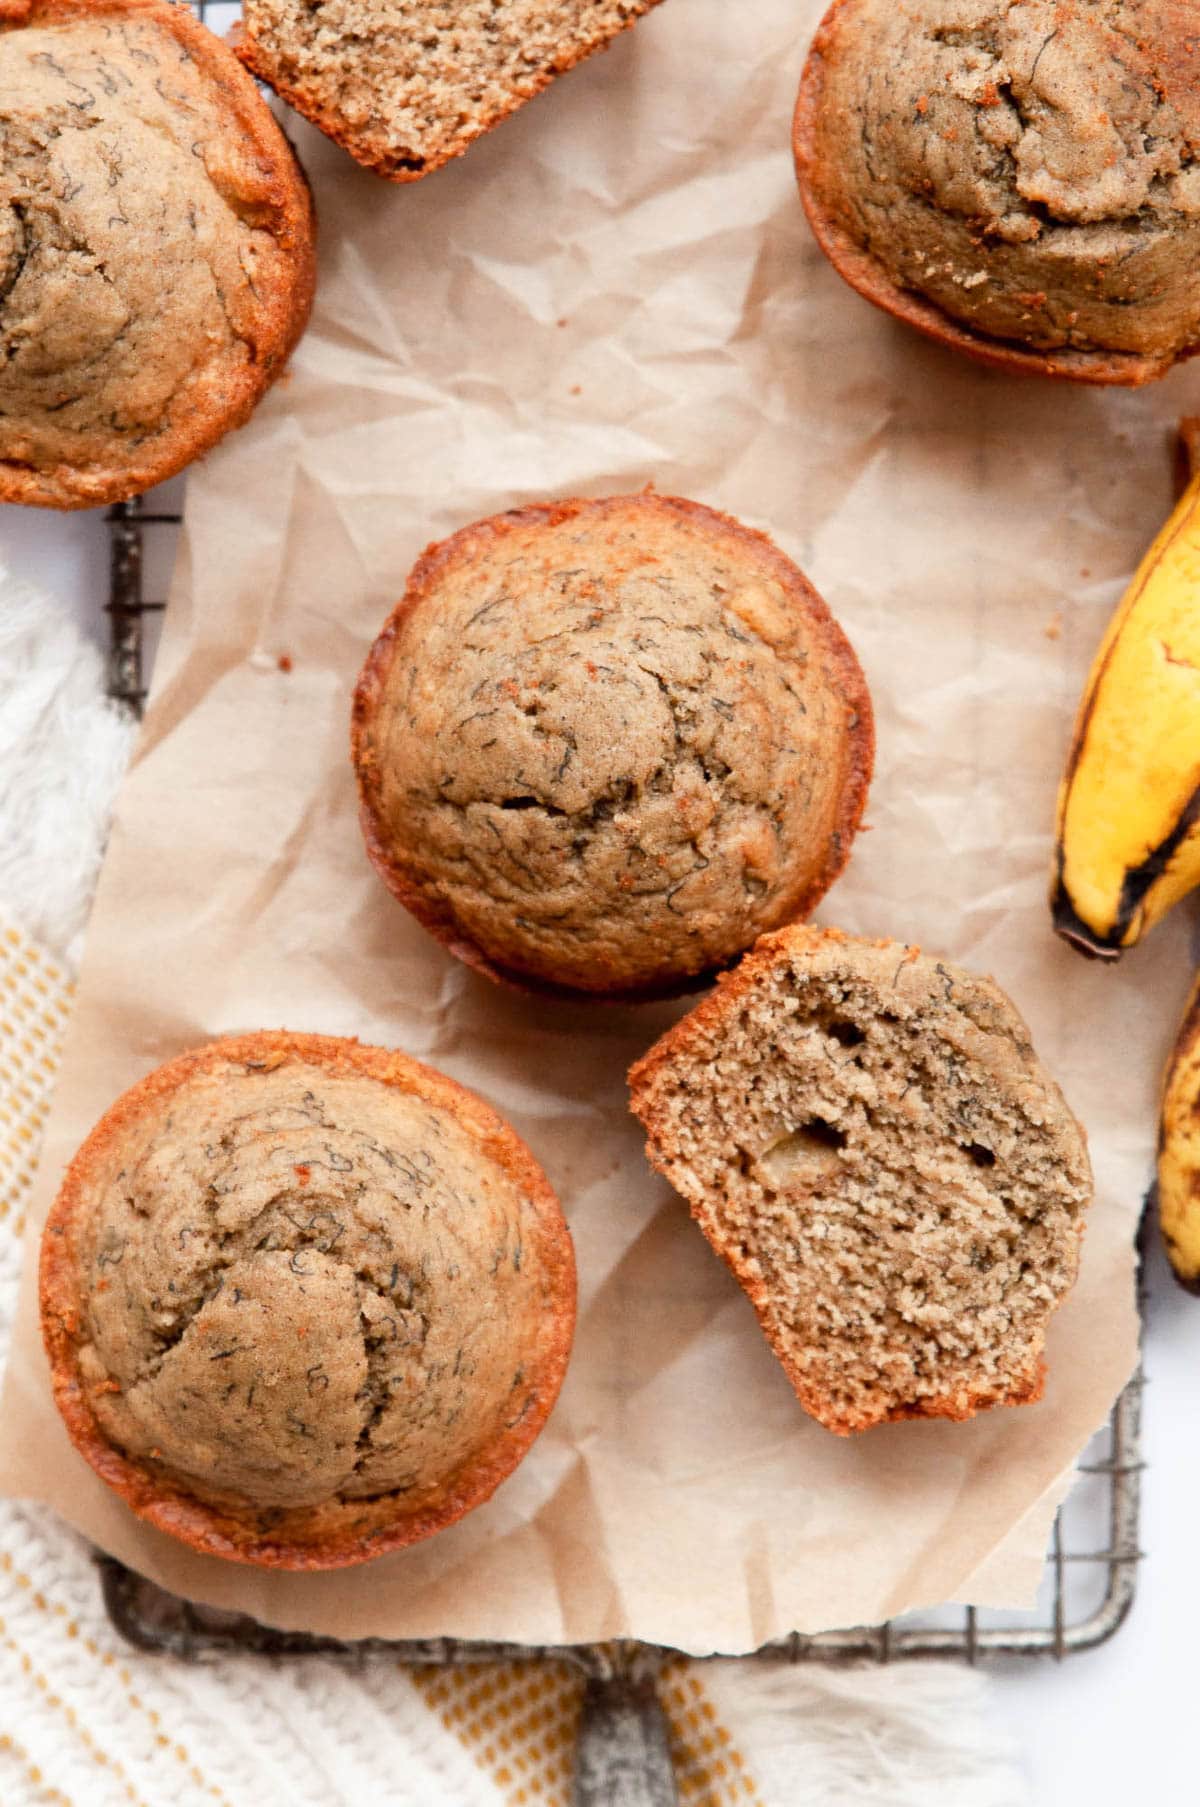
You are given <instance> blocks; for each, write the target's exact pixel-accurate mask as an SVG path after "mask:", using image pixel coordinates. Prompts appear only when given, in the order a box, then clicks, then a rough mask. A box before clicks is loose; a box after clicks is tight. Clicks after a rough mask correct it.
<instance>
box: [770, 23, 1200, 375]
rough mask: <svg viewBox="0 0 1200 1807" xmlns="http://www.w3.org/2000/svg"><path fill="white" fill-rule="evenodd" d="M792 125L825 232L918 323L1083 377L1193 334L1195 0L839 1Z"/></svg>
mask: <svg viewBox="0 0 1200 1807" xmlns="http://www.w3.org/2000/svg"><path fill="white" fill-rule="evenodd" d="M794 138H795V153H796V166H797V170H798V172H799V177H800V189H801V194H802V196H803V200H804V205H805V208H806V210H807V213H808V217H809V220H810V222H811V224H812V227H813V230H814V232H815V234H816V237H817V240H818V242H819V244H820V245H821V248H822V249H823V250H824V251H825V253H826V255H827V256H828V257H829V258H830V260H831V261H832V263H833V264H834V265H835V267H836V268H837V269H838V270H839V271H840V273H841V274H842V276H844V277H845V278H846V280H847V281H848V282H849V283H850V284H851V285H852V286H853V287H854V288H856V289H857V290H858V291H859V292H860V294H863V295H865V296H866V297H867V299H868V300H870V301H874V302H876V303H877V304H878V305H879V306H880V307H883V308H886V309H887V310H888V312H889V313H892V314H895V315H896V316H897V317H898V318H899V319H902V320H906V321H908V322H909V324H910V325H913V326H916V327H918V328H919V329H920V330H921V331H922V332H925V333H927V334H928V335H929V336H930V337H931V338H934V339H939V340H941V341H942V342H943V343H945V344H948V345H953V346H957V347H958V348H959V349H960V350H963V351H967V352H970V353H972V354H974V355H975V356H976V357H980V358H983V359H984V360H985V361H987V362H988V363H992V364H998V365H1002V366H1006V367H1010V368H1014V369H1024V370H1030V371H1036V372H1040V373H1042V374H1045V375H1048V376H1060V377H1070V378H1073V379H1075V380H1077V381H1080V382H1090V383H1143V382H1147V381H1149V380H1151V379H1153V378H1155V377H1160V376H1163V375H1164V374H1165V373H1166V372H1167V371H1168V370H1169V369H1170V368H1171V366H1172V364H1173V363H1174V362H1175V361H1176V360H1178V359H1180V358H1185V357H1190V356H1191V355H1193V354H1194V353H1195V352H1196V351H1197V350H1198V349H1200V282H1198V281H1197V271H1198V270H1200V30H1197V16H1196V9H1195V6H1194V4H1193V0H1076V3H1075V4H1071V5H1064V4H1062V0H904V3H903V4H901V5H898V4H896V3H895V0H835V4H834V5H833V6H832V7H831V8H830V10H829V12H828V13H827V14H826V15H825V19H824V22H823V23H822V25H821V28H820V30H819V31H818V33H817V36H816V39H815V41H814V44H813V47H812V52H811V54H810V56H809V59H808V62H807V65H806V67H805V71H804V76H803V80H802V82H801V87H800V97H799V103H798V106H797V110H796V119H795V132H794Z"/></svg>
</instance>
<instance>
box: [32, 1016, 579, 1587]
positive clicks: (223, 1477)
mask: <svg viewBox="0 0 1200 1807" xmlns="http://www.w3.org/2000/svg"><path fill="white" fill-rule="evenodd" d="M41 1297H42V1324H43V1331H44V1334H45V1339H46V1345H47V1349H48V1352H49V1356H50V1362H51V1368H52V1371H53V1379H54V1391H55V1398H56V1401H57V1403H58V1406H59V1408H60V1410H61V1411H62V1413H63V1416H64V1418H65V1420H66V1423H67V1427H68V1429H69V1431H70V1433H71V1436H72V1438H73V1439H74V1441H75V1443H76V1444H77V1446H78V1447H79V1448H80V1449H81V1451H82V1453H83V1454H84V1455H85V1456H86V1457H87V1459H88V1461H89V1462H91V1464H92V1466H93V1467H94V1468H95V1469H96V1470H97V1471H98V1472H99V1473H100V1475H101V1476H102V1477H103V1478H104V1479H105V1480H106V1481H108V1482H109V1484H110V1485H112V1486H114V1487H115V1488H116V1489H117V1490H118V1491H119V1492H120V1493H122V1494H123V1495H124V1497H125V1498H126V1499H127V1500H128V1502H129V1504H130V1505H131V1506H132V1507H133V1509H134V1510H135V1511H136V1512H138V1513H140V1514H141V1515H142V1516H143V1517H146V1518H148V1519H150V1520H151V1521H152V1522H153V1523H154V1524H155V1525H157V1526H158V1527H159V1528H160V1529H162V1530H165V1531H169V1532H172V1533H173V1534H174V1535H175V1536H177V1537H181V1538H183V1539H184V1541H186V1542H188V1543H191V1544H192V1545H194V1546H195V1547H196V1548H198V1549H202V1550H205V1551H208V1552H210V1553H212V1554H215V1555H220V1556H226V1557H232V1558H234V1559H235V1560H239V1561H243V1562H255V1563H259V1564H263V1565H267V1566H273V1567H280V1568H329V1567H337V1566H341V1565H344V1564H347V1563H350V1562H361V1561H364V1560H366V1559H367V1558H368V1557H370V1556H374V1555H378V1554H381V1553H382V1552H383V1551H385V1550H389V1549H396V1548H399V1547H400V1546H402V1545H405V1544H409V1543H413V1542H415V1541H416V1540H417V1539H418V1538H421V1537H426V1536H429V1535H430V1534H431V1533H432V1532H434V1531H437V1530H439V1529H441V1528H442V1527H443V1526H444V1525H448V1524H450V1523H452V1522H453V1521H454V1520H455V1519H457V1518H460V1517H461V1516H462V1514H463V1513H464V1512H466V1511H468V1510H469V1509H470V1508H471V1507H473V1506H475V1505H478V1504H479V1503H480V1502H481V1501H483V1500H485V1499H486V1498H487V1497H488V1496H489V1495H490V1494H491V1492H492V1491H493V1489H494V1488H495V1487H496V1486H497V1485H498V1484H499V1482H500V1481H502V1480H503V1479H504V1478H505V1476H506V1475H507V1474H508V1473H509V1472H510V1471H511V1470H512V1469H513V1468H514V1467H515V1466H516V1464H517V1463H518V1462H519V1461H520V1459H521V1457H522V1456H523V1455H524V1453H525V1451H526V1450H527V1449H528V1447H529V1445H530V1444H531V1443H532V1441H533V1439H534V1438H535V1437H536V1435H537V1433H538V1431H539V1430H540V1429H541V1427H542V1424H543V1423H544V1421H545V1419H546V1417H547V1415H548V1413H549V1411H550V1408H551V1406H552V1405H553V1403H554V1400H555V1397H556V1395H557V1393H558V1389H559V1386H560V1384H561V1382H562V1377H563V1373H564V1371H565V1368H566V1362H567V1356H568V1353H569V1350H570V1344H571V1336H572V1332H573V1328H574V1317H575V1270H574V1260H573V1255H572V1251H571V1241H570V1235H569V1232H568V1230H567V1227H566V1224H565V1222H564V1220H563V1217H562V1213H561V1211H560V1210H559V1206H558V1202H557V1200H556V1199H555V1197H554V1194H553V1192H552V1191H551V1190H550V1187H549V1184H548V1183H547V1181H546V1179H545V1176H544V1175H543V1173H542V1172H541V1169H540V1168H539V1167H538V1166H537V1164H536V1162H535V1161H534V1160H533V1157H532V1156H531V1155H530V1153H529V1151H528V1150H527V1149H526V1148H525V1146H524V1144H523V1143H522V1142H520V1141H519V1139H518V1138H517V1136H516V1135H515V1134H514V1133H513V1131H512V1130H511V1129H510V1128H508V1126H507V1125H506V1124H505V1123H503V1122H502V1121H501V1119H500V1118H499V1117H497V1116H496V1115H495V1113H494V1112H493V1111H491V1110H490V1109H489V1108H488V1107H487V1106H486V1105H485V1104H483V1103H482V1102H481V1101H480V1100H479V1099H478V1098H476V1097H474V1096H473V1095H472V1094H471V1093H469V1092H466V1091H464V1090H463V1089H462V1088H461V1087H460V1086H457V1085H455V1084H454V1083H453V1081H451V1080H449V1079H446V1078H444V1077H443V1076H442V1075H440V1074H438V1073H435V1072H433V1071H432V1070H431V1069H430V1068H428V1067H423V1066H420V1065H419V1064H418V1063H417V1062H415V1061H411V1060H408V1059H406V1058H405V1057H404V1056H403V1055H399V1054H392V1053H388V1052H386V1051H385V1050H383V1049H379V1048H365V1047H360V1046H359V1045H358V1043H356V1042H352V1041H342V1040H339V1039H336V1038H333V1037H327V1036H298V1035H287V1034H282V1033H280V1034H268V1033H261V1034H257V1035H249V1036H242V1037H237V1038H230V1039H227V1040H224V1041H218V1042H213V1043H211V1044H210V1045H209V1046H208V1047H206V1048H203V1049H200V1050H199V1051H197V1052H196V1053H193V1054H187V1055H183V1056H181V1057H180V1058H179V1059H177V1060H174V1061H171V1062H169V1063H168V1064H167V1065H166V1066H164V1067H160V1068H159V1069H158V1070H157V1071H156V1072H154V1073H151V1074H150V1075H149V1076H148V1077H147V1078H146V1079H144V1080H142V1082H141V1083H140V1084H139V1085H136V1086H134V1087H133V1089H132V1090H131V1091H129V1092H127V1093H126V1094H125V1095H124V1097H122V1098H121V1099H119V1100H118V1101H117V1103H116V1104H115V1105H113V1107H112V1109H111V1110H110V1111H109V1112H108V1113H107V1114H106V1116H105V1117H104V1118H103V1119H102V1120H101V1122H100V1123H99V1124H98V1125H97V1127H96V1129H95V1130H94V1131H93V1132H92V1134H91V1136H90V1137H89V1138H88V1140H87V1142H85V1143H84V1145H83V1147H82V1149H81V1150H80V1152H79V1154H78V1155H77V1156H76V1158H75V1161H74V1163H73V1164H72V1166H71V1168H70V1170H69V1172H68V1174H67V1177H66V1181H65V1183H64V1185H63V1189H62V1191H61V1193H60V1195H59V1198H58V1200H57V1203H56V1204H55V1206H54V1209H53V1211H52V1212H51V1215H50V1218H49V1221H48V1223H47V1225H46V1229H45V1232H44V1236H43V1242H42V1269H41Z"/></svg>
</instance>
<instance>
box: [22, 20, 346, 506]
mask: <svg viewBox="0 0 1200 1807" xmlns="http://www.w3.org/2000/svg"><path fill="white" fill-rule="evenodd" d="M314 270H315V265H314V251H313V216H312V206H311V202H310V199H309V194H308V188H307V186H306V184H305V181H304V177H303V175H302V173H301V171H300V168H299V166H298V165H297V163H296V160H295V158H294V157H293V155H292V152H291V150H290V148H289V146H288V144H287V141H286V139H285V138H284V137H283V134H282V133H281V131H280V130H279V127H278V126H277V125H276V124H275V121H274V120H273V119H272V117H271V114H270V112H269V111H268V109H267V106H266V104H265V102H264V101H263V100H262V98H261V97H260V95H259V94H258V92H257V90H256V88H255V86H254V83H253V82H252V81H251V80H250V78H249V76H248V75H247V74H246V72H245V70H243V69H242V68H241V67H240V65H239V64H238V62H237V59H236V58H235V57H234V55H233V53H232V52H231V51H230V50H229V49H228V48H227V46H226V45H224V44H222V43H221V42H220V41H219V39H217V38H215V37H214V36H213V35H212V33H211V32H209V31H206V30H205V29H204V27H203V26H201V25H200V24H198V23H197V21H196V19H195V18H194V17H193V16H192V14H191V13H190V12H189V11H188V9H187V8H186V7H184V6H172V5H168V4H167V3H166V0H5V3H4V4H3V5H2V6H0V501H6V502H25V503H35V504H38V505H40V506H42V507H47V508H90V507H92V506H93V505H95V504H97V503H103V502H115V501H121V500H124V499H125V498H127V497H130V496H134V495H137V494H139V493H140V492H141V491H143V490H146V489H148V488H150V487H151V486H152V485H153V484H155V483H160V482H162V481H163V479H164V478H167V477H170V476H173V475H174V473H175V472H176V471H178V470H181V469H182V468H183V466H184V465H185V464H187V463H189V462H190V460H191V459H193V458H195V457H197V456H198V455H199V454H200V453H201V452H205V451H207V450H208V449H209V447H210V446H213V445H215V444H216V442H217V440H218V439H220V438H221V436H222V435H223V434H224V433H226V432H228V431H229V429H230V428H231V427H236V426H240V425H241V423H242V422H243V421H244V420H246V419H247V417H248V416H249V414H250V412H251V410H252V409H253V407H254V405H255V403H256V402H257V401H258V399H259V397H260V396H261V395H262V394H263V392H264V390H265V389H266V388H267V387H268V385H269V384H270V383H271V382H272V381H273V380H274V379H275V377H277V376H278V375H279V372H280V370H281V369H282V368H283V365H284V363H285V361H286V359H287V357H288V354H289V353H290V352H291V350H292V347H293V346H294V344H295V343H296V340H297V339H298V338H299V336H300V333H301V332H302V330H303V328H304V324H305V321H306V320H307V318H308V312H309V307H310V305H311V302H312V292H313V280H314Z"/></svg>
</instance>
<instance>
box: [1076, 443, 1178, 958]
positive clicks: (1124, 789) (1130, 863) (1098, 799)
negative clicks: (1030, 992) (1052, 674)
mask: <svg viewBox="0 0 1200 1807" xmlns="http://www.w3.org/2000/svg"><path fill="white" fill-rule="evenodd" d="M1193 426H1194V423H1192V422H1186V423H1185V425H1184V439H1185V444H1186V446H1187V449H1188V452H1189V454H1190V455H1191V460H1192V472H1193V474H1192V478H1191V481H1190V483H1189V484H1188V486H1187V488H1186V489H1185V491H1184V493H1183V496H1182V497H1181V499H1180V502H1179V505H1178V507H1177V508H1176V509H1175V512H1174V514H1173V515H1172V516H1171V518H1170V520H1169V521H1168V522H1167V524H1166V526H1165V527H1164V528H1163V530H1162V532H1161V533H1160V534H1159V536H1158V538H1157V539H1156V540H1155V542H1154V544H1153V546H1151V548H1150V550H1149V552H1148V553H1147V554H1146V557H1145V558H1144V559H1143V561H1142V564H1141V567H1140V569H1139V570H1138V573H1137V575H1136V577H1135V578H1134V580H1133V582H1132V584H1131V585H1130V587H1129V589H1128V590H1127V592H1126V594H1125V597H1124V599H1123V601H1122V602H1121V604H1120V607H1119V608H1118V609H1117V612H1116V614H1115V615H1114V616H1113V618H1112V620H1111V622H1110V623H1109V626H1108V631H1107V633H1106V634H1105V636H1104V639H1103V640H1102V641H1101V644H1100V650H1099V651H1098V652H1097V654H1096V657H1095V660H1094V662H1093V665H1092V669H1091V671H1090V673H1089V675H1088V681H1087V687H1086V689H1085V690H1084V693H1083V700H1082V702H1081V703H1080V706H1079V714H1078V716H1077V718H1076V721H1075V732H1074V736H1073V738H1072V742H1071V751H1070V755H1069V757H1068V760H1067V769H1066V772H1065V774H1064V777H1063V781H1062V784H1061V786H1060V788H1059V795H1058V837H1057V852H1056V859H1055V874H1054V885H1053V891H1052V896H1051V908H1052V910H1053V915H1054V926H1055V928H1056V929H1057V930H1058V932H1059V934H1060V935H1062V936H1064V937H1065V939H1066V940H1068V941H1070V942H1072V943H1073V944H1074V946H1076V947H1077V948H1079V949H1081V951H1082V952H1083V953H1085V954H1096V955H1099V956H1100V957H1101V958H1102V959H1106V960H1116V959H1118V958H1119V957H1120V955H1121V952H1122V950H1123V949H1124V948H1127V947H1132V946H1133V944H1134V943H1135V942H1136V941H1140V940H1141V938H1142V936H1143V935H1144V934H1145V932H1146V930H1147V929H1148V928H1150V927H1151V926H1152V925H1153V924H1154V923H1156V922H1157V921H1158V920H1159V918H1160V917H1161V916H1165V915H1166V913H1167V911H1168V910H1169V909H1170V908H1171V907H1172V905H1173V904H1176V903H1178V902H1179V899H1180V898H1181V897H1183V896H1185V895H1186V893H1187V892H1189V891H1191V890H1192V889H1193V887H1195V886H1196V885H1200V468H1198V464H1197V454H1196V438H1195V436H1194V434H1193V433H1191V432H1189V429H1191V428H1193Z"/></svg>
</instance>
